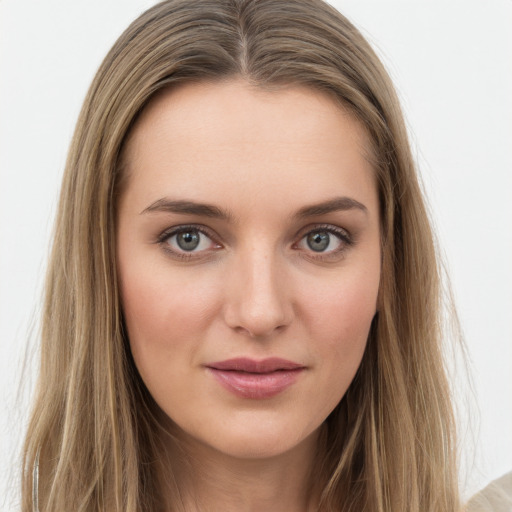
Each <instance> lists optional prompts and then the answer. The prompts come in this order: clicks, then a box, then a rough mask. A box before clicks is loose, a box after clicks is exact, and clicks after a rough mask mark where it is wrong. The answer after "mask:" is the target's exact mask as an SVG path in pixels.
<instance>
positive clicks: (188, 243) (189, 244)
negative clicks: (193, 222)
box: [176, 231, 199, 251]
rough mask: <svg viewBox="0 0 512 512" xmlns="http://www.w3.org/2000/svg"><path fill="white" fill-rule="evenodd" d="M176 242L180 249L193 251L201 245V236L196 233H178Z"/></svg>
mask: <svg viewBox="0 0 512 512" xmlns="http://www.w3.org/2000/svg"><path fill="white" fill-rule="evenodd" d="M176 241H177V242H178V245H179V247H180V249H182V250H184V251H193V250H194V249H195V248H196V247H197V246H198V245H199V234H198V233H197V232H194V231H184V232H183V233H178V235H177V236H176Z"/></svg>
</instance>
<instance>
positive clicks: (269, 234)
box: [117, 81, 380, 458]
mask: <svg viewBox="0 0 512 512" xmlns="http://www.w3.org/2000/svg"><path fill="white" fill-rule="evenodd" d="M367 149H368V140H367V137H366V134H365V132H364V130H363V129H362V127H361V126H360V125H359V124H358V122H356V121H355V120H354V118H353V117H351V115H349V114H347V113H346V112H344V111H343V110H342V109H341V108H340V107H339V106H337V105H336V104H335V103H334V101H333V100H332V99H331V98H329V97H327V96H324V95H322V94H321V93H318V92H316V91H313V90H310V89H307V88H300V87H288V88H284V89H282V90H279V91H272V92H268V91H263V90H261V89H256V88H253V87H251V86H249V85H248V84H246V83H245V82H242V81H231V82H223V83H215V84H211V83H210V84H194V85H190V84H189V85H185V86H181V87H180V88H176V89H173V90H172V91H166V92H165V93H162V94H160V96H158V97H157V98H155V99H154V100H153V101H152V102H151V103H150V104H149V106H148V107H147V108H146V109H145V111H144V112H143V115H142V116H141V118H140V119H139V120H138V122H137V124H136V126H135V127H134V129H133V131H132V133H131V134H130V138H129V140H128V143H127V146H126V148H125V155H124V156H125V160H126V162H127V170H126V172H127V173H128V175H127V185H126V188H125V190H124V191H123V194H122V196H121V198H120V203H119V209H118V227H117V244H118V256H117V258H118V261H117V265H118V273H119V277H120V284H121V298H122V304H123V310H124V314H125V320H126V327H127V332H128V337H129V341H130V347H131V350H132V353H133V357H134V360H135V364H136V366H137V369H138V371H139V373H140V375H141V377H142V379H143V381H144V383H145V384H146V386H147V388H148V390H149V392H150V393H151V395H152V396H153V397H154V399H155V401H156V402H157V404H158V405H159V407H160V408H161V410H162V411H163V412H164V413H165V414H166V415H167V417H168V418H170V420H172V424H174V425H176V426H177V429H178V431H179V432H180V435H183V437H184V438H187V439H191V440H195V441H198V442H200V443H201V444H202V445H203V446H206V447H209V448H211V449H215V450H217V451H219V452H222V453H223V454H225V455H231V456H236V457H247V458H251V457H252V458H254V457H271V456H275V455H278V454H280V453H284V452H287V451H289V450H293V449H298V447H300V446H301V445H302V444H303V443H306V442H307V440H311V439H313V438H314V437H315V433H316V432H317V431H318V429H319V427H320V425H321V424H322V423H323V422H324V420H325V419H326V417H327V416H328V415H329V413H330V412H331V411H332V410H333V409H334V407H335V406H336V405H337V404H338V402H339V401H340V400H341V399H342V397H343V395H344V394H345V392H346V390H347V388H348V386H349V384H350V382H351V381H352V379H353V377H354V375H355V373H356V370H357V368H358V366H359V364H360V362H361V358H362V355H363V351H364V349H365V345H366V340H367V336H368V332H369V328H370V324H371V321H372V318H373V316H374V314H375V312H376V301H377V293H378V287H379V279H380V234H379V213H378V212H379V207H378V198H377V189H376V184H375V176H374V170H373V169H372V167H371V165H370V164H369V163H368V162H367V160H366V159H365V156H364V155H365V152H366V151H367Z"/></svg>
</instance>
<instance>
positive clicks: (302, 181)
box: [124, 80, 375, 206]
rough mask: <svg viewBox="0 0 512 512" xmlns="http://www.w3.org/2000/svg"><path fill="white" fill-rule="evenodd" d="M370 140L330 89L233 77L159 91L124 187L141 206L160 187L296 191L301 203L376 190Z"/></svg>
mask: <svg viewBox="0 0 512 512" xmlns="http://www.w3.org/2000/svg"><path fill="white" fill-rule="evenodd" d="M369 146H370V143H369V140H368V136H367V134H366V131H365V130H364V128H363V127H362V125H361V124H360V123H359V122H358V121H356V119H355V118H354V116H353V115H352V114H350V113H349V112H348V111H347V110H346V109H344V108H343V107H342V106H341V105H340V104H339V103H337V102H335V101H334V100H333V99H332V98H331V97H330V96H328V95H327V94H323V93H321V92H318V91H316V90H314V89H310V88H306V87H295V86H293V87H292V86H288V87H283V88H280V89H278V90H272V91H269V90H264V89H261V88H258V87H254V86H251V85H249V84H248V83H246V82H244V81H242V80H233V81H228V82H216V83H198V84H187V85H182V86H179V87H177V88H174V89H171V90H167V91H164V92H162V93H160V94H159V95H157V96H156V97H155V98H154V99H153V100H152V101H151V102H150V103H149V104H148V106H147V107H146V108H145V109H144V111H143V112H142V114H141V116H140V118H139V119H138V121H137V123H136V124H135V126H134V128H133V130H132V132H131V134H130V136H129V138H128V141H127V145H126V147H125V151H124V161H125V166H126V170H127V172H128V188H131V189H132V192H133V191H134V189H135V190H136V192H137V196H138V198H139V199H141V200H145V201H146V202H148V201H151V200H155V194H157V193H161V194H164V192H165V193H166V194H171V193H172V194H173V195H176V194H178V195H180V196H186V197H187V198H190V199H198V200H200V199H207V200H208V201H209V202H211V200H212V196H215V195H217V196H222V197H224V198H225V199H228V198H229V197H230V196H233V197H231V198H234V197H240V196H241V195H244V194H246V195H250V197H251V198H254V199H255V200H256V199H257V198H260V199H261V198H262V196H264V197H266V198H268V199H269V198H270V197H274V198H275V199H276V200H279V197H281V198H282V197H284V196H285V195H288V196H291V195H293V194H292V192H293V193H294V194H295V199H296V201H297V203H301V202H302V203H303V204H306V203H311V202H312V201H315V200H316V199H317V197H316V196H322V197H321V199H325V196H326V195H329V194H330V195H339V194H340V193H350V194H352V195H354V194H355V195H358V194H359V195H360V194H363V195H364V194H367V193H368V189H369V188H370V189H372V188H373V189H374V188H375V184H374V182H375V180H374V172H373V169H372V167H371V165H370V163H369V161H368V159H367V158H366V155H367V154H368V153H369ZM205 194H206V195H208V197H206V198H203V197H196V196H198V195H205ZM299 206H300V205H299Z"/></svg>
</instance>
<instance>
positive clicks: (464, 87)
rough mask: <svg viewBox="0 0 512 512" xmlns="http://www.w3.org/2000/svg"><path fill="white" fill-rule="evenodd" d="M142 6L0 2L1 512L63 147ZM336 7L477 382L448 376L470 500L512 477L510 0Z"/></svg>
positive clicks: (23, 404) (374, 0)
mask: <svg viewBox="0 0 512 512" xmlns="http://www.w3.org/2000/svg"><path fill="white" fill-rule="evenodd" d="M194 1H195V0H194ZM153 3H154V2H151V1H149V0H108V1H105V0H88V1H87V2H85V1H80V2H79V1H74V2H69V1H67V0H45V1H44V2H41V1H37V0H27V1H24V0H2V1H1V2H0V24H1V25H0V51H1V57H0V87H1V89H0V173H1V174H0V407H1V409H0V496H1V497H2V498H0V509H1V510H14V509H15V506H14V502H15V500H14V501H13V500H11V496H12V495H16V492H17V490H16V481H15V479H13V478H12V477H11V474H12V473H13V472H14V476H16V471H17V466H16V456H17V450H18V449H19V446H20V442H21V439H22V436H23V430H24V428H25V421H26V411H27V408H28V406H29V405H28V399H27V396H28V395H29V392H30V386H31V382H32V379H31V378H30V376H31V375H34V373H35V371H36V369H37V364H33V366H32V367H30V366H29V370H28V373H27V375H26V377H25V379H24V382H25V384H26V385H25V388H24V389H25V391H24V393H21V394H20V395H18V383H19V380H20V375H21V367H22V364H23V361H22V358H23V357H24V351H25V347H26V345H27V339H28V337H29V330H30V326H31V325H35V326H36V327H37V321H36V320H34V318H37V311H38V308H39V305H40V293H41V284H42V276H43V273H44V268H45V259H46V255H47V252H48V247H49V240H50V233H51V226H52V220H53V215H54V212H55V206H56V199H57V194H58V188H59V181H60V178H61V174H62V171H63V167H64V163H65V157H66V151H67V146H68V144H69V141H70V138H71V135H72V131H73V127H74V123H75V121H76V118H77V115H78V111H79V108H80V105H81V102H82V100H83V98H84V96H85V93H86V90H87V87H88V85H89V83H90V81H91V79H92V77H93V75H94V73H95V70H96V69H97V67H98V65H99V64H100V62H101V60H102V58H103V57H104V55H105V54H106V52H107V51H108V49H109V48H110V46H111V45H112V44H113V42H114V41H115V39H116V38H117V37H118V36H119V35H120V33H121V32H122V31H123V30H124V28H125V27H126V26H127V25H128V23H129V22H130V21H132V20H133V19H134V18H135V17H136V16H137V15H138V14H140V13H141V12H142V11H143V10H145V9H146V8H147V7H149V6H151V5H152V4H153ZM332 3H333V4H334V5H335V6H336V7H337V8H338V9H340V10H341V11H342V12H343V13H344V14H346V15H347V16H348V17H349V18H350V19H351V20H352V21H353V22H355V24H356V25H357V26H358V27H359V28H360V29H361V30H362V32H363V33H364V34H365V36H366V37H367V38H368V39H369V40H370V42H371V43H372V44H373V45H374V47H375V48H376V50H377V52H378V54H379V55H380V56H381V57H382V59H383V60H384V62H385V64H386V66H387V68H388V70H389V72H390V74H391V76H392V78H393V80H394V82H395V84H396V86H397V88H398V91H399V95H400V98H401V100H402V103H403V107H404V111H405V115H406V118H407V122H408V126H409V128H410V134H411V139H412V143H413V147H414V150H415V155H416V157H417V160H418V163H419V166H420V169H421V174H422V178H423V181H424V184H425V188H426V191H427V194H428V197H429V202H430V205H431V209H432V212H433V218H434V222H435V224H436V227H437V230H438V234H439V239H440V243H441V247H442V250H443V252H444V254H445V258H446V263H447V266H448V269H449V273H450V275H451V279H452V285H453V289H454V293H455V299H456V304H457V307H458V311H459V315H460V319H461V323H462V327H463V329H464V333H465V336H466V343H467V347H468V354H469V370H470V374H471V378H472V381H473V390H472V391H471V390H470V389H469V387H468V384H467V383H466V381H464V380H463V377H461V376H459V377H457V378H456V380H457V383H458V387H459V388H462V392H459V393H458V395H457V396H458V407H459V409H460V411H461V418H462V419H461V425H462V431H463V432H462V434H463V435H462V436H461V446H460V449H461V452H462V455H463V459H464V461H465V462H464V467H465V470H466V471H465V475H466V476H465V477H463V479H462V486H463V490H464V493H465V495H468V494H471V493H472V492H474V491H476V490H477V489H478V488H479V487H481V486H483V485H484V484H486V483H487V482H488V481H489V480H491V479H493V478H496V477H498V476H500V475H501V474H503V473H505V472H507V471H510V470H511V469H512V435H511V434H512V327H511V322H510V316H511V315H512V151H511V149H512V52H511V50H512V30H511V27H512V1H511V0H492V1H491V2H482V1H481V0H465V1H457V0H429V1H428V2H427V1H426V0H421V1H420V0H401V1H400V0H386V1H380V0H345V1H343V0H337V1H333V2H332ZM462 374H463V372H461V375H462ZM461 383H462V384H461ZM472 397H474V402H475V404H476V405H475V404H474V405H473V406H470V405H471V401H472ZM3 499H5V502H2V500H3Z"/></svg>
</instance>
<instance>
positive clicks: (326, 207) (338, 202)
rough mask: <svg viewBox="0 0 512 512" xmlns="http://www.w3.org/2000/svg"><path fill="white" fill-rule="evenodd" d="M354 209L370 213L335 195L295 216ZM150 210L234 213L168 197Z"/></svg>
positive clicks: (213, 214) (228, 216)
mask: <svg viewBox="0 0 512 512" xmlns="http://www.w3.org/2000/svg"><path fill="white" fill-rule="evenodd" d="M353 209H357V210H361V211H362V212H364V213H368V209H367V208H366V206H365V205H364V204H362V203H360V202H359V201H356V200H355V199H352V198H350V197H335V198H334V199H329V200H328V201H323V202H321V203H317V204H312V205H309V206H304V207H303V208H301V209H300V210H298V211H297V213H296V214H295V215H294V217H296V218H298V219H303V218H306V217H315V216H318V215H325V214H327V213H332V212H337V211H345V210H353ZM150 212H168V213H182V214H188V215H199V216H202V217H211V218H214V219H220V220H227V221H232V220H233V215H232V214H231V213H230V212H229V211H226V210H222V209H221V208H219V207H218V206H214V205H211V204H206V203H196V202H194V201H186V200H171V199H167V198H162V199H158V200H157V201H155V202H154V203H151V204H150V205H149V206H148V207H147V208H145V209H144V210H142V212H141V214H143V213H150Z"/></svg>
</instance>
